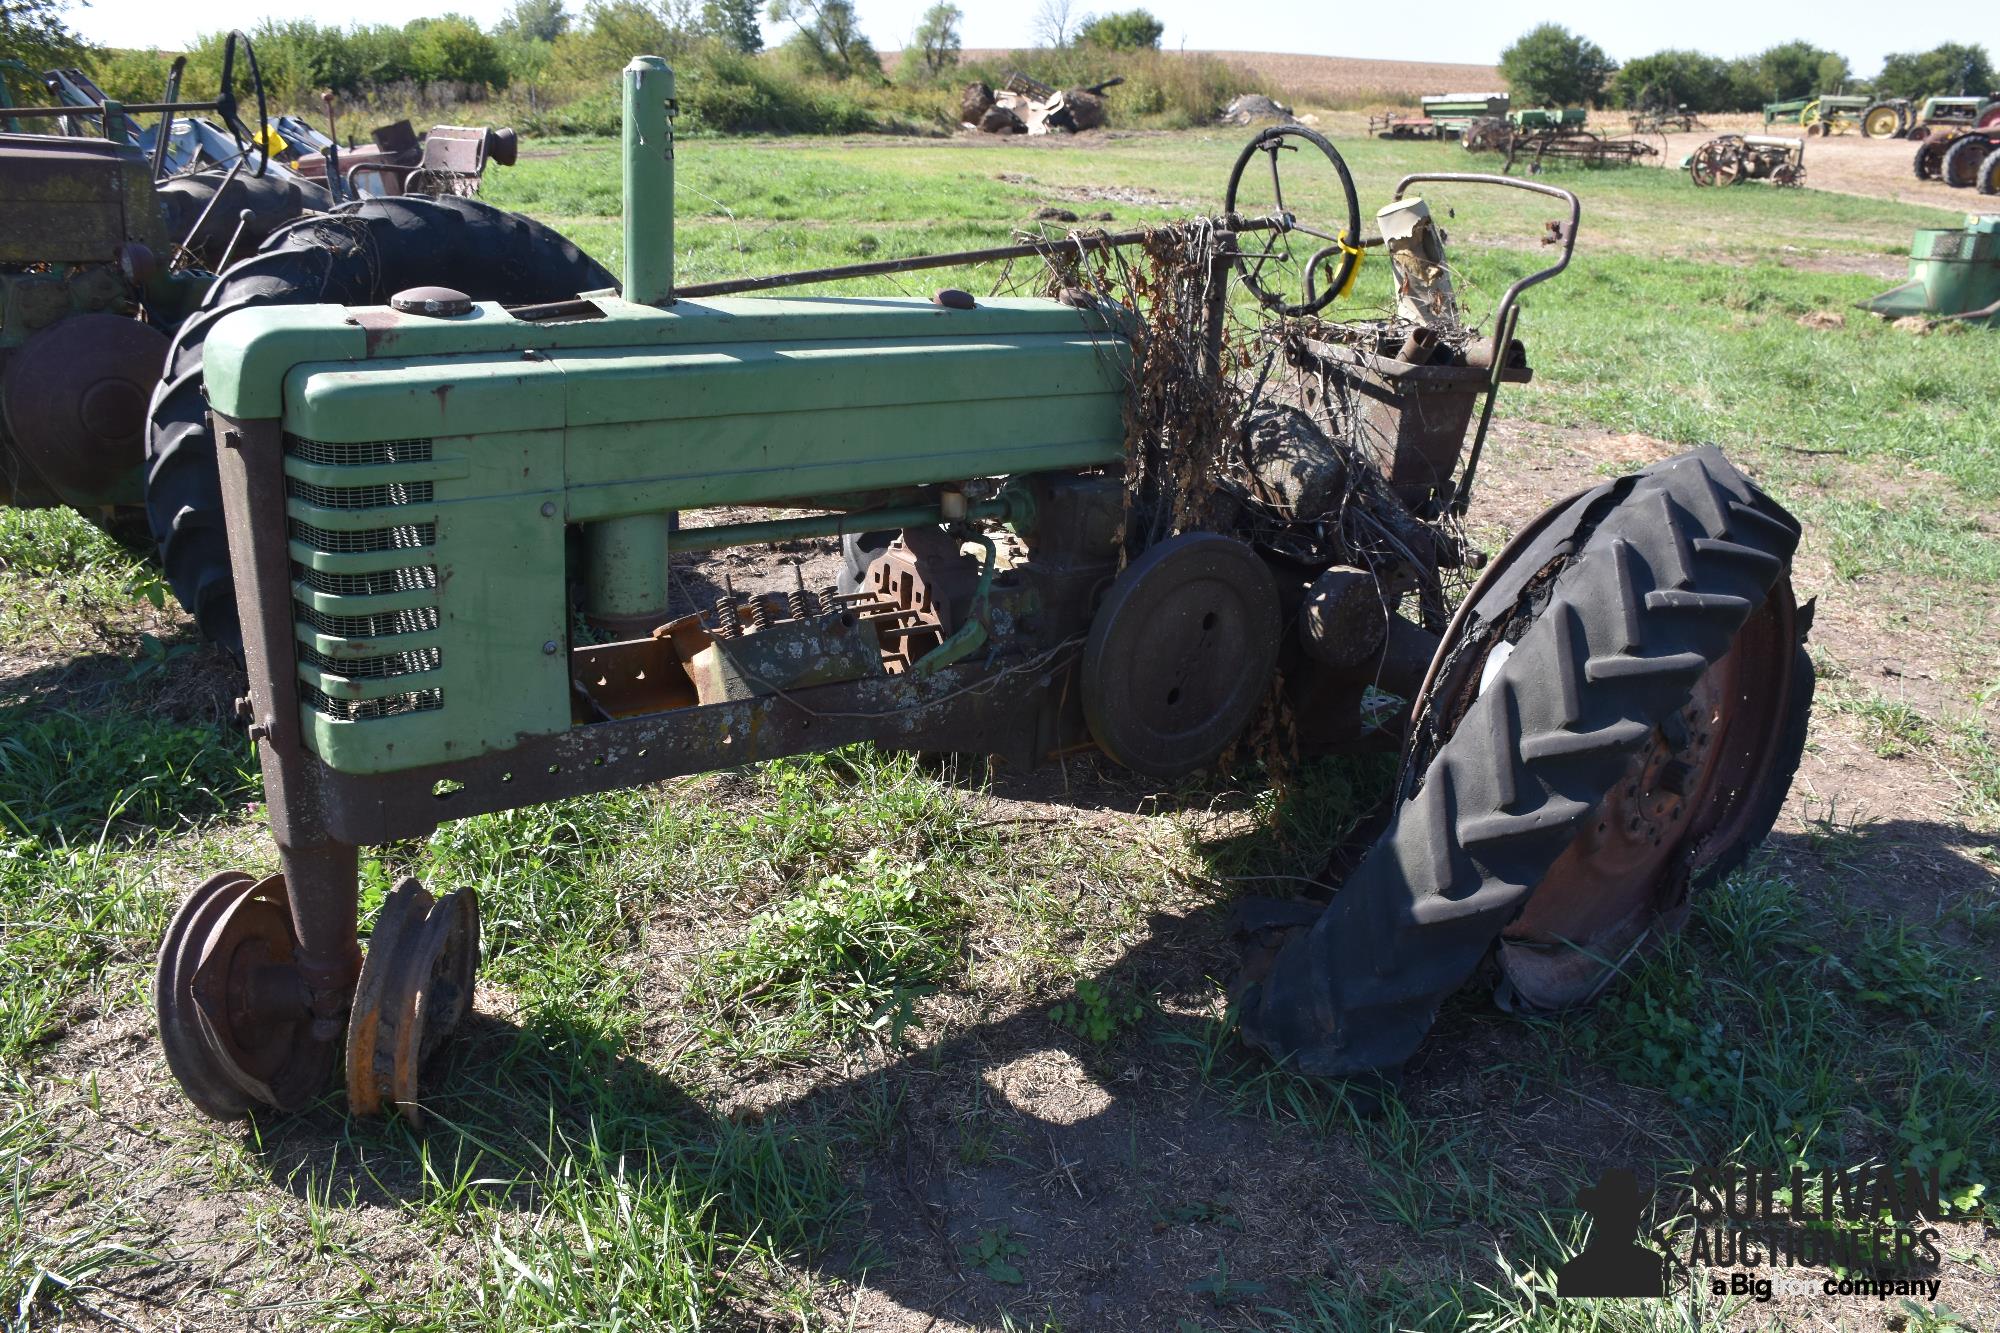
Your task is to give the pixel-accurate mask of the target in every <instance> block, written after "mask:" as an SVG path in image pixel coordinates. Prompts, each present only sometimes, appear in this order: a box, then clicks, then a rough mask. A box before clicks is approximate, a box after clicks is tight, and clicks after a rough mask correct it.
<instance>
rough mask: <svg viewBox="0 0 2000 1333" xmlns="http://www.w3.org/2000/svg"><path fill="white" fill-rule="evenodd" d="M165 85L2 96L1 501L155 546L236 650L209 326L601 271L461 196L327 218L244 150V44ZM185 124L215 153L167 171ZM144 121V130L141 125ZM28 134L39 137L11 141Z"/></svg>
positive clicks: (315, 197) (308, 194)
mask: <svg viewBox="0 0 2000 1333" xmlns="http://www.w3.org/2000/svg"><path fill="white" fill-rule="evenodd" d="M10 73H11V74H12V75H13V76H14V78H13V79H11V80H10V79H7V78H6V77H5V75H7V74H10ZM24 73H25V71H24V70H22V69H21V68H20V67H19V66H18V63H16V64H15V66H14V68H13V69H12V70H9V71H0V90H4V89H7V88H8V85H9V84H10V83H13V84H17V85H21V84H26V83H27V82H28V80H26V79H24V78H22V77H21V76H22V75H23V74H24ZM178 73H179V67H178V66H177V67H176V71H175V74H174V75H172V76H170V80H169V85H168V90H167V96H166V97H165V98H164V99H163V100H162V101H160V102H156V103H145V104H138V105H125V104H121V103H119V102H118V101H116V100H113V99H106V98H104V97H103V95H102V94H101V93H99V92H97V91H96V90H95V88H94V86H92V85H91V84H90V83H89V81H88V80H87V79H86V78H84V77H83V76H82V75H81V74H79V73H77V72H76V71H50V72H49V73H48V74H47V75H45V76H44V77H43V79H42V83H43V85H44V87H45V88H46V89H47V90H48V91H50V92H52V93H54V94H56V97H57V100H56V101H55V103H54V104H53V105H46V106H29V105H19V104H18V103H20V102H22V101H24V100H25V98H24V97H21V96H19V95H7V94H5V93H0V129H4V130H6V131H8V132H6V133H0V504H6V505H9V506H14V507H23V508H38V507H47V506H55V505H67V506H70V507H72V508H74V509H76V510H77V511H79V512H80V513H82V514H84V515H85V516H86V517H88V518H90V519H91V521H93V522H95V523H98V524H99V525H101V526H103V527H105V528H106V529H108V530H110V531H112V532H114V533H115V534H117V535H119V536H121V537H123V538H126V539H128V540H133V541H139V542H143V541H146V540H147V539H149V538H150V539H151V540H153V541H156V542H157V543H158V544H159V550H160V554H161V558H162V560H163V563H164V566H165V572H166V575H167V578H168V580H169V582H170V583H171V584H172V586H173V588H174V591H175V592H176V594H177V595H178V596H179V597H180V599H181V601H182V602H183V603H184V604H185V605H186V606H187V607H188V609H189V610H190V611H191V612H193V614H194V616H195V619H196V621H197V622H198V623H199V625H200V626H201V628H202V630H203V631H204V632H205V633H206V634H208V635H209V636H210V637H211V638H213V639H215V640H216V641H217V642H219V643H221V644H222V645H224V646H225V647H226V648H228V649H229V650H231V651H232V652H236V653H239V654H240V653H241V651H242V644H241V637H240V634H239V633H238V630H237V622H236V612H235V598H234V595H233V593H232V592H231V573H230V568H229V560H228V552H227V549H226V547H225V546H224V543H223V537H222V496H221V492H220V490H219V489H218V485H217V480H216V470H215V452H214V445H213V441H212V437H211V436H210V434H209V431H208V426H207V422H206V418H205V414H204V412H203V409H202V405H201V399H202V346H203V342H204V339H205V338H206V336H207V332H208V330H209V329H210V328H212V327H213V325H214V323H215V321H216V320H218V319H220V318H222V317H223V316H224V315H226V314H228V313H229V312H231V311H234V310H238V309H242V308H245V307H248V306H262V305H272V304H283V303H288V302H296V301H301V300H324V299H336V300H355V301H367V300H379V299H384V298H386V296H387V295H388V293H389V292H391V291H394V290H397V289H400V288H401V287H405V286H409V285H411V284H412V283H419V282H451V283H456V284H458V285H459V286H461V287H464V288H465V289H467V290H470V291H475V292H478V293H479V294H480V295H482V296H485V297H491V298H494V299H500V300H510V301H520V300H537V299H542V298H544V297H548V296H552V295H557V294H567V293H570V292H574V291H576V290H579V286H582V287H590V286H597V285H602V284H603V283H605V282H608V281H609V280H610V275H609V274H607V273H606V272H605V271H604V270H603V269H602V268H600V267H598V266H597V265H596V264H595V263H594V262H592V261H591V260H590V259H589V258H588V257H586V256H584V255H583V254H582V253H580V252H579V251H578V250H577V249H576V248H575V247H574V246H572V245H570V244H569V243H568V242H566V241H564V240H562V239H561V238H560V237H558V236H557V235H555V234H554V233H553V232H551V231H549V230H547V229H546V228H544V227H542V226H540V225H539V224H537V223H533V222H530V221H528V220H527V219H525V218H520V217H516V216H513V215H511V214H508V213H504V212H502V211H500V210H498V209H494V208H492V207H489V206H487V205H484V204H481V203H478V202H477V201H476V200H471V199H458V198H448V199H437V200H429V199H419V198H395V199H371V200H366V201H361V202H355V203H348V204H343V205H339V206H338V207H336V206H335V205H334V203H333V200H332V197H331V196H330V195H329V194H328V193H327V191H326V189H325V188H324V187H323V186H321V185H319V184H317V183H315V182H313V181H309V180H304V179H301V178H299V177H297V176H295V175H293V174H292V173H290V172H288V171H286V170H285V169H284V168H283V167H281V166H280V165H278V164H277V163H275V162H272V161H270V160H269V159H268V157H267V156H266V154H264V153H263V152H262V151H261V150H260V149H259V148H258V147H257V146H258V145H262V144H266V143H269V142H270V141H271V140H270V128H269V123H268V118H267V116H266V113H265V96H264V88H263V83H262V79H261V77H260V75H259V73H258V70H257V64H256V54H255V51H254V49H253V48H252V46H251V44H250V42H249V40H248V39H247V38H246V37H244V36H243V35H242V34H240V33H232V34H231V35H230V36H229V38H228V40H227V41H226V43H225V45H224V53H223V60H222V75H221V91H220V92H219V93H218V94H217V96H216V97H214V98H212V99H208V100H205V101H184V100H178V99H177V98H176V96H175V90H176V88H177V86H178ZM239 73H240V74H241V75H242V78H241V79H239ZM239 82H242V83H243V84H244V90H243V93H242V95H241V96H240V97H239V95H238V91H237V90H238V86H239ZM10 91H11V90H10ZM19 91H21V92H25V88H20V89H19ZM251 107H254V108H255V112H254V115H253V114H250V112H249V108H251ZM202 112H210V113H213V114H215V115H216V116H218V117H219V118H220V119H221V121H222V122H223V124H224V125H225V126H226V127H227V129H228V134H229V136H230V138H231V139H232V140H233V148H234V152H233V154H231V155H230V159H231V160H230V161H229V163H228V164H226V166H217V165H203V164H200V163H197V164H196V170H194V171H191V172H186V173H182V174H175V175H169V174H167V170H166V159H167V152H168V148H169V146H170V145H168V144H165V143H162V142H160V140H161V138H162V129H163V128H164V127H165V126H166V125H167V124H168V123H169V122H170V121H172V119H173V118H175V117H178V116H186V115H192V114H195V113H202ZM140 116H157V117H159V123H158V124H156V125H154V126H152V127H149V130H150V132H149V133H148V132H141V131H140V130H138V129H137V128H136V122H135V119H134V118H135V117H140ZM32 130H40V131H42V132H22V131H32ZM58 130H60V131H63V132H57V131H58ZM253 252H254V253H253ZM218 273H220V275H221V276H218Z"/></svg>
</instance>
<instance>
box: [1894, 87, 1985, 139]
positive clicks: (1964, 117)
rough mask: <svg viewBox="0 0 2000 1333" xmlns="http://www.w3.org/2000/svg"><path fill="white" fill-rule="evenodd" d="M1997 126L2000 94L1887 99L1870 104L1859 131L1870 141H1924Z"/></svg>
mask: <svg viewBox="0 0 2000 1333" xmlns="http://www.w3.org/2000/svg"><path fill="white" fill-rule="evenodd" d="M1995 127H2000V92H1989V93H1987V94H1985V95H1984V96H1948V97H1926V98H1924V99H1923V100H1922V101H1921V102H1917V101H1913V100H1911V99H1910V98H1907V97H1890V98H1884V99H1882V100H1880V101H1875V102H1870V103H1869V104H1868V107H1867V109H1866V110H1864V111H1863V112H1862V113H1861V132H1862V134H1864V135H1866V136H1867V137H1868V138H1870V139H1925V138H1929V137H1931V136H1932V135H1935V134H1939V133H1949V132H1951V131H1954V130H1961V129H1993V128H1995Z"/></svg>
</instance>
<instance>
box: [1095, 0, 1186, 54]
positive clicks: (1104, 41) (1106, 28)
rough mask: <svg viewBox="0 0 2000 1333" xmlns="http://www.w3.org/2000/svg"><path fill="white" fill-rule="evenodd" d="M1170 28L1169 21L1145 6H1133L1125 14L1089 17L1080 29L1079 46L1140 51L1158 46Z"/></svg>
mask: <svg viewBox="0 0 2000 1333" xmlns="http://www.w3.org/2000/svg"><path fill="white" fill-rule="evenodd" d="M1166 31H1167V25H1166V24H1164V23H1162V22H1160V21H1159V20H1158V19H1156V18H1154V17H1153V16H1152V15H1151V14H1149V13H1147V12H1146V11H1145V10H1143V9H1130V10H1127V11H1126V12H1124V13H1123V14H1106V15H1104V16H1103V17H1101V18H1093V19H1087V20H1085V21H1084V23H1083V25H1082V26H1081V27H1079V28H1078V29H1077V30H1076V40H1077V44H1078V45H1079V46H1095V47H1099V48H1102V49H1104V50H1107V51H1140V50H1144V49H1146V48H1148V47H1150V48H1152V49H1154V50H1158V49H1159V45H1160V38H1161V37H1163V36H1165V35H1166Z"/></svg>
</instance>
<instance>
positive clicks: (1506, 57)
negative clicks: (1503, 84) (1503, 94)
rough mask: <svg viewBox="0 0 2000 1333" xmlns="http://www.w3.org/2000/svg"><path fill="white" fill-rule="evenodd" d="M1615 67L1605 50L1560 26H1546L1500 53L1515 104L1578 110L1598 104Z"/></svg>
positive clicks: (1534, 29)
mask: <svg viewBox="0 0 2000 1333" xmlns="http://www.w3.org/2000/svg"><path fill="white" fill-rule="evenodd" d="M1616 68H1617V65H1616V64H1614V63H1613V62H1612V60H1611V57H1609V56H1607V55H1605V54H1604V48H1603V47H1601V46H1599V45H1598V44H1597V43H1596V42H1593V41H1591V40H1590V39H1589V38H1586V37H1580V36H1578V35H1577V34H1575V33H1572V32H1571V31H1570V30H1569V29H1568V28H1565V27H1563V26H1562V25H1561V24H1559V23H1544V24H1542V25H1541V26H1540V27H1537V28H1531V29H1529V30H1528V31H1527V32H1525V33H1523V34H1522V35H1521V36H1520V37H1519V38H1517V39H1515V42H1514V44H1513V45H1512V46H1510V47H1508V48H1507V49H1506V50H1505V51H1502V52H1501V53H1500V72H1501V73H1502V74H1504V75H1506V76H1507V86H1508V87H1509V88H1510V89H1511V90H1512V91H1513V97H1514V102H1515V104H1516V105H1529V106H1531V105H1534V104H1536V103H1541V104H1543V105H1547V106H1577V105H1580V104H1582V103H1584V102H1597V101H1600V100H1601V98H1602V96H1603V93H1604V83H1605V80H1606V79H1609V78H1610V77H1611V73H1612V71H1613V70H1615V69H1616Z"/></svg>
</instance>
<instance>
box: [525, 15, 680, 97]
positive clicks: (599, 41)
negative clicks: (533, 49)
mask: <svg viewBox="0 0 2000 1333" xmlns="http://www.w3.org/2000/svg"><path fill="white" fill-rule="evenodd" d="M683 17H684V16H683V15H682V14H680V13H678V12H677V13H675V14H673V15H671V16H670V15H669V14H668V13H667V12H666V11H664V10H662V9H660V8H658V7H657V6H655V5H651V4H648V3H646V0H587V3H586V4H585V5H584V7H583V23H582V24H581V26H580V27H578V28H573V29H571V30H570V31H569V32H566V33H564V34H563V35H562V37H561V38H559V39H558V40H557V41H556V43H555V50H554V52H553V56H554V59H553V62H552V65H553V70H554V75H555V77H557V78H562V79H571V80H580V79H591V80H601V79H602V78H603V77H604V76H605V74H607V73H609V72H610V71H612V70H618V69H623V68H624V67H625V62H626V61H628V60H630V59H631V58H632V57H633V56H635V55H662V56H671V55H675V54H678V53H679V52H680V50H681V48H682V47H683V46H684V45H685V44H686V33H687V29H686V25H685V24H684V22H683V21H682V20H683Z"/></svg>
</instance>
